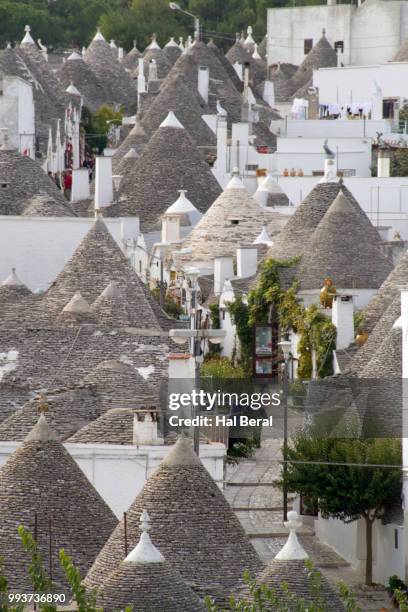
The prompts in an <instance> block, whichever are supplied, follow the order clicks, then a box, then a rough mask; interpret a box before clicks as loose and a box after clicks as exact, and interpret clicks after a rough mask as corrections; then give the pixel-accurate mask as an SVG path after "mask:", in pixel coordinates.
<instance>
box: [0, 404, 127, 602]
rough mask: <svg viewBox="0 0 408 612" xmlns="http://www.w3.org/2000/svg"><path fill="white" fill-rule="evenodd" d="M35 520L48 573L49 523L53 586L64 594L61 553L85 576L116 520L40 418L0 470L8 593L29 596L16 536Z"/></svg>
mask: <svg viewBox="0 0 408 612" xmlns="http://www.w3.org/2000/svg"><path fill="white" fill-rule="evenodd" d="M35 516H37V541H38V544H39V549H40V552H41V554H42V557H43V559H44V563H45V566H46V567H47V568H48V567H49V563H50V562H49V537H50V531H49V521H50V519H51V538H52V551H53V552H52V564H53V582H54V586H55V587H56V588H58V589H61V590H62V592H66V591H67V590H68V589H67V585H66V582H65V578H64V577H63V570H62V569H61V567H60V564H59V561H58V551H59V549H61V548H64V550H65V551H66V552H67V553H68V554H69V555H71V556H72V557H73V558H74V559H75V564H76V567H77V568H78V569H79V571H80V572H81V573H86V571H87V570H88V568H89V567H90V565H91V564H92V561H93V559H94V558H95V556H96V555H97V553H98V551H99V550H100V548H101V547H102V546H103V544H104V543H105V542H106V540H107V538H108V537H109V535H110V533H111V532H112V529H113V528H114V527H115V525H116V522H117V521H116V519H115V517H114V515H113V513H112V512H111V510H110V509H109V508H108V506H107V505H106V504H105V502H104V501H103V500H102V498H101V497H100V496H99V494H98V493H97V492H96V490H95V489H94V488H93V486H92V485H91V483H90V482H89V480H88V479H87V478H86V476H85V474H84V473H83V471H82V470H81V469H80V468H79V467H78V466H77V464H76V463H75V461H74V460H73V459H72V457H71V456H70V455H69V454H68V453H67V451H66V450H65V449H64V447H63V446H62V444H61V443H60V442H58V441H57V439H56V435H55V434H54V433H53V432H52V430H51V429H50V428H49V426H48V424H47V421H46V419H45V417H44V415H41V417H40V419H39V420H38V423H37V425H36V426H35V427H34V428H33V430H32V431H31V432H30V434H29V435H28V436H27V438H26V440H25V441H24V442H23V444H22V445H21V446H20V447H19V448H18V449H17V450H16V451H15V452H14V453H12V455H10V457H9V458H8V460H7V462H6V463H5V465H4V466H3V467H2V468H1V470H0V517H1V529H0V553H1V556H2V560H3V564H4V573H5V575H6V577H7V579H8V581H9V588H10V589H11V590H18V591H21V590H22V591H26V592H30V590H31V589H32V583H31V580H30V578H29V574H28V564H29V557H28V555H27V553H26V552H25V551H24V550H23V548H22V545H21V542H20V540H19V537H18V535H17V526H18V525H24V526H25V527H26V528H27V529H29V530H30V531H31V532H32V533H33V530H34V522H35Z"/></svg>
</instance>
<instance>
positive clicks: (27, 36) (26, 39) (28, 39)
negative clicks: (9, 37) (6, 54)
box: [21, 25, 35, 45]
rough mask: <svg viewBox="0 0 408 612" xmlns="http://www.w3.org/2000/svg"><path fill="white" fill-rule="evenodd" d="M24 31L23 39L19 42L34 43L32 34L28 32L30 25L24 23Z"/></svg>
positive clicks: (23, 43)
mask: <svg viewBox="0 0 408 612" xmlns="http://www.w3.org/2000/svg"><path fill="white" fill-rule="evenodd" d="M24 32H25V35H24V38H23V40H22V41H21V44H22V45H35V42H34V40H33V37H32V36H31V34H30V32H31V28H30V26H29V25H26V26H25V28H24Z"/></svg>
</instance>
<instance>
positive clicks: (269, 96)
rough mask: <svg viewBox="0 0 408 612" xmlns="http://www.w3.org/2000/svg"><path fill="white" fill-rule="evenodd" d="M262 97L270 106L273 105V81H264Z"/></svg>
mask: <svg viewBox="0 0 408 612" xmlns="http://www.w3.org/2000/svg"><path fill="white" fill-rule="evenodd" d="M262 98H263V99H264V101H265V102H266V103H267V104H268V105H269V106H270V107H271V108H273V107H274V106H275V85H274V84H273V81H268V80H267V81H265V83H264V88H263V94H262Z"/></svg>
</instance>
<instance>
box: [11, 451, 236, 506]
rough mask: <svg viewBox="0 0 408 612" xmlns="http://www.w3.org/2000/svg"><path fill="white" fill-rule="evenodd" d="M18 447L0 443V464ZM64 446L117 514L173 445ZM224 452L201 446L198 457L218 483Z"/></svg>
mask: <svg viewBox="0 0 408 612" xmlns="http://www.w3.org/2000/svg"><path fill="white" fill-rule="evenodd" d="M18 446H19V444H18V443H17V442H1V443H0V466H2V465H3V464H4V463H5V462H6V461H7V458H8V457H9V455H10V454H11V453H12V452H13V451H14V450H15V449H16V448H17V447H18ZM64 446H65V448H66V449H67V451H68V452H69V453H70V455H71V456H72V457H73V458H74V459H75V461H76V462H77V464H78V465H79V467H80V468H81V469H82V471H83V472H84V474H85V475H86V477H87V478H88V480H89V481H90V482H91V483H92V484H93V485H94V487H95V488H96V490H97V491H98V492H99V494H100V495H101V497H102V498H103V499H104V500H105V502H106V503H107V504H108V506H109V507H110V508H111V510H112V511H113V512H114V513H115V514H116V516H117V517H120V516H122V514H123V512H126V510H127V509H128V508H129V506H130V504H131V503H132V501H133V500H134V498H135V497H136V495H137V494H138V493H139V492H140V491H141V489H142V488H143V485H144V483H145V482H146V480H147V479H148V477H149V476H150V475H151V474H152V472H153V471H154V470H155V469H156V467H157V466H158V465H159V463H160V462H161V461H162V459H163V458H164V457H165V456H166V455H167V453H168V452H169V450H170V449H171V448H172V447H171V446H139V447H136V446H119V445H109V444H65V445H64ZM225 454H226V449H225V446H224V445H223V444H202V445H200V457H201V460H202V462H203V464H204V466H205V467H206V468H207V470H208V472H209V473H210V475H211V476H212V478H213V479H214V480H215V482H216V483H217V484H218V485H219V486H222V483H223V477H224V456H225Z"/></svg>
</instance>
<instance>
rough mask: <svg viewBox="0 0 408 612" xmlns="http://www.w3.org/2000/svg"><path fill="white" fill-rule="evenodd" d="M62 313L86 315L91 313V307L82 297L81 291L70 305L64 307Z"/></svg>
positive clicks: (74, 296)
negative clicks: (85, 313)
mask: <svg viewBox="0 0 408 612" xmlns="http://www.w3.org/2000/svg"><path fill="white" fill-rule="evenodd" d="M62 312H72V313H74V314H75V313H84V312H91V309H90V306H89V304H88V302H87V301H86V300H85V299H84V298H83V297H82V295H81V294H80V292H79V291H77V292H76V293H75V294H74V295H73V297H72V298H71V299H70V301H69V302H68V304H67V305H66V306H64V308H63V309H62Z"/></svg>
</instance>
